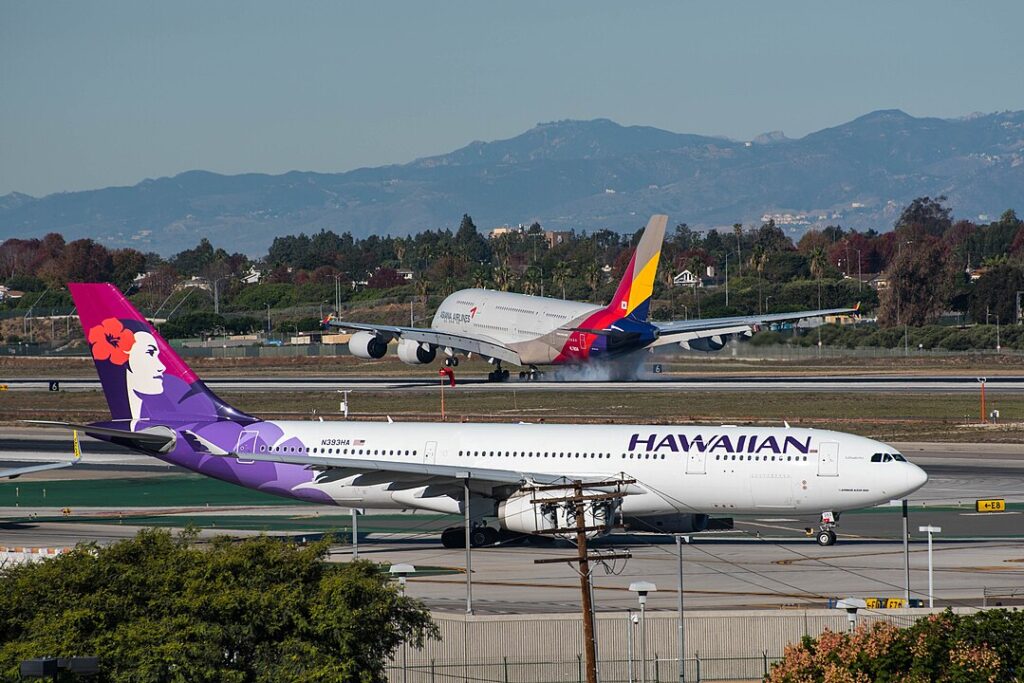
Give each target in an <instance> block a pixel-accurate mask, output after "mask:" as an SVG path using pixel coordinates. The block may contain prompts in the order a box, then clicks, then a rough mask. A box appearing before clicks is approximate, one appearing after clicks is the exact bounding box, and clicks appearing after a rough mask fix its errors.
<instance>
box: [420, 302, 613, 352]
mask: <svg viewBox="0 0 1024 683" xmlns="http://www.w3.org/2000/svg"><path fill="white" fill-rule="evenodd" d="M601 308H602V307H601V306H595V305H593V304H584V303H579V302H576V301H565V300H563V299H551V298H548V297H540V296H528V295H526V294H515V293H512V292H497V291H493V290H489V289H463V290H459V291H458V292H455V293H454V294H451V295H450V296H448V297H447V298H445V300H444V301H442V302H441V305H440V306H439V307H438V309H437V311H436V312H435V313H434V319H433V321H432V323H431V326H432V327H433V328H434V329H436V330H442V331H445V332H451V333H453V334H458V335H463V336H467V337H474V338H477V339H485V340H488V341H492V342H495V343H497V344H501V345H502V346H507V347H510V348H515V349H516V350H518V351H519V352H520V353H521V354H524V355H525V356H527V358H526V359H525V361H524V362H527V363H534V362H540V363H546V362H550V361H551V360H553V359H554V358H555V357H556V356H557V355H558V353H559V352H560V351H561V350H562V348H563V346H564V345H565V343H566V342H567V341H568V339H569V335H570V332H569V331H568V329H567V328H570V327H572V326H573V325H575V324H578V322H579V321H582V320H584V319H586V317H587V316H588V315H590V314H592V313H595V312H597V311H600V310H601Z"/></svg>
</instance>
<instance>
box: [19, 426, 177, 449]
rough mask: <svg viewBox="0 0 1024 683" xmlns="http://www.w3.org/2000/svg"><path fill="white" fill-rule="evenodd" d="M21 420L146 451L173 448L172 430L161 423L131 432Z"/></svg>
mask: <svg viewBox="0 0 1024 683" xmlns="http://www.w3.org/2000/svg"><path fill="white" fill-rule="evenodd" d="M22 422H25V423H26V424H31V425H36V426H37V427H51V428H56V429H69V430H72V431H75V430H77V431H80V432H85V433H86V434H88V435H89V436H93V437H102V438H106V439H112V440H114V441H115V443H116V442H118V441H120V442H124V443H127V444H129V445H132V446H137V447H139V448H144V449H146V450H148V451H157V452H160V453H166V452H167V451H169V450H171V449H172V448H174V442H175V439H176V437H175V434H174V430H172V429H170V428H169V427H165V426H163V425H154V426H153V427H146V428H145V429H143V430H142V431H138V432H133V431H130V430H127V429H114V428H112V427H99V426H96V425H89V424H77V423H74V422H56V421H53V420H22Z"/></svg>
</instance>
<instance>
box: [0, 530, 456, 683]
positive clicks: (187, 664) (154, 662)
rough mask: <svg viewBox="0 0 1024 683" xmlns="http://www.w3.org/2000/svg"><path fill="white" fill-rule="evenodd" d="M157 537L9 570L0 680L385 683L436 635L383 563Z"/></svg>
mask: <svg viewBox="0 0 1024 683" xmlns="http://www.w3.org/2000/svg"><path fill="white" fill-rule="evenodd" d="M194 537H195V534H194V533H189V532H185V533H183V534H181V535H179V536H177V537H174V536H172V535H171V534H170V533H169V532H167V531H155V530H147V531H141V532H139V534H138V535H137V536H136V537H135V538H133V539H129V540H125V541H121V542H119V543H115V544H114V545H111V546H108V547H99V546H97V545H96V544H81V545H79V546H78V547H77V548H76V549H75V550H73V551H72V552H70V553H68V554H66V555H62V556H60V557H57V558H54V559H52V560H48V561H45V562H39V563H29V564H23V565H17V566H13V567H4V568H3V569H0V676H3V677H4V679H5V680H17V678H18V673H17V671H18V663H19V661H21V660H23V659H26V658H29V657H37V656H41V655H53V656H61V657H63V656H76V655H82V654H90V655H93V654H94V655H96V656H98V657H99V660H100V667H101V674H100V676H99V680H101V681H109V682H112V683H119V682H120V681H126V682H127V681H136V682H143V683H148V682H150V681H152V682H154V683H155V682H157V681H200V682H207V681H209V682H211V683H212V682H214V681H239V682H241V681H252V682H254V683H262V682H264V681H266V682H267V683H269V682H271V681H314V680H315V681H359V682H360V683H362V682H364V681H368V682H369V681H384V680H385V675H384V666H385V663H386V661H387V659H388V658H389V657H390V656H391V655H392V654H393V653H394V652H395V651H396V649H397V648H398V647H399V646H400V645H401V644H402V643H403V642H409V643H410V644H411V645H413V646H419V645H421V644H422V643H423V642H424V640H425V639H426V638H430V637H436V634H437V629H436V626H435V625H434V624H433V623H432V622H431V620H430V616H429V614H428V613H427V611H426V610H425V609H424V607H423V605H422V604H420V603H419V602H417V601H416V600H413V599H410V598H408V597H406V596H404V595H403V594H402V593H401V592H400V591H399V590H398V588H397V587H396V586H395V585H393V584H392V583H390V582H389V581H388V578H387V575H386V573H384V572H382V571H381V568H380V567H378V566H377V565H375V564H373V563H370V562H365V561H355V562H351V563H348V564H333V563H327V562H325V561H324V560H325V558H326V555H327V552H328V549H329V545H330V543H329V541H327V540H325V541H319V542H317V543H313V544H310V545H308V546H305V547H300V546H296V545H293V544H290V543H287V542H282V541H280V540H278V539H272V538H268V537H265V536H262V537H257V538H250V539H246V540H243V541H236V540H234V539H229V538H226V537H223V538H219V539H216V540H214V541H213V542H212V543H210V544H209V545H208V546H207V547H203V548H200V547H196V546H194V545H193V543H192V542H193V540H194Z"/></svg>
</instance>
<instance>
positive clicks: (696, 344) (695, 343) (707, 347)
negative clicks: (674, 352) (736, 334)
mask: <svg viewBox="0 0 1024 683" xmlns="http://www.w3.org/2000/svg"><path fill="white" fill-rule="evenodd" d="M725 342H726V337H723V336H722V335H719V334H716V335H712V336H710V337H698V338H696V339H689V340H687V341H684V342H680V343H679V345H680V346H682V347H683V348H684V349H689V350H690V351H704V352H710V351H720V350H721V349H722V347H723V346H725Z"/></svg>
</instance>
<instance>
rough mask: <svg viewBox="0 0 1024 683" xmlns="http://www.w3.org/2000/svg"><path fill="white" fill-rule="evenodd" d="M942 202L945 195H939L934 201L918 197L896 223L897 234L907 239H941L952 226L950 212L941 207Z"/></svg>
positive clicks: (905, 209)
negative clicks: (929, 237)
mask: <svg viewBox="0 0 1024 683" xmlns="http://www.w3.org/2000/svg"><path fill="white" fill-rule="evenodd" d="M944 201H946V197H945V195H940V196H938V197H936V198H935V199H932V198H931V197H918V198H917V199H915V200H914V201H912V202H910V204H908V205H907V206H906V207H905V208H904V209H903V211H902V212H901V213H900V217H899V219H898V220H897V221H896V230H897V232H902V233H906V235H907V236H908V237H913V236H915V235H931V236H932V237H942V235H944V234H945V233H946V231H947V230H949V229H950V228H951V227H952V226H953V219H952V211H951V210H950V209H948V208H946V207H945V206H943V205H942V202H944Z"/></svg>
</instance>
